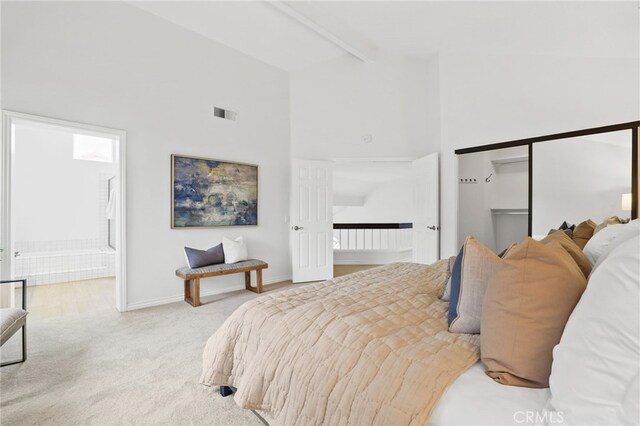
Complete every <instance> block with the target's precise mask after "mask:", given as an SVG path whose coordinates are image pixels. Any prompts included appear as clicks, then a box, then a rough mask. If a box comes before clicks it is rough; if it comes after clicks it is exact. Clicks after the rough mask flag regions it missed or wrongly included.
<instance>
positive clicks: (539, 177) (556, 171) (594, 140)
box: [532, 129, 632, 239]
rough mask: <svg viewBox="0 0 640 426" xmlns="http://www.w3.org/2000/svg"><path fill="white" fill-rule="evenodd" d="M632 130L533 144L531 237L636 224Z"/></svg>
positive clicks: (537, 237)
mask: <svg viewBox="0 0 640 426" xmlns="http://www.w3.org/2000/svg"><path fill="white" fill-rule="evenodd" d="M631 140H632V138H631V130H630V129H629V130H621V131H617V132H608V133H597V134H592V135H586V136H580V137H575V138H567V139H558V140H552V141H545V142H540V143H535V144H533V159H534V161H533V188H532V189H533V191H532V192H533V193H532V196H533V200H532V204H533V215H532V236H533V237H534V238H536V239H539V238H542V237H544V236H546V235H547V234H548V233H549V231H550V230H552V229H558V227H559V226H560V225H561V224H562V223H563V222H566V223H567V224H568V225H569V226H571V225H578V224H579V223H581V222H584V221H586V220H591V221H593V222H594V223H596V224H600V223H602V222H603V221H605V219H608V220H617V219H619V220H620V221H623V222H624V221H628V220H629V219H630V218H631V182H632V181H631Z"/></svg>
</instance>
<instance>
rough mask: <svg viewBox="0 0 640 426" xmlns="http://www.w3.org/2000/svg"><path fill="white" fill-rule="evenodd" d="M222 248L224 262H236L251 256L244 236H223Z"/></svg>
mask: <svg viewBox="0 0 640 426" xmlns="http://www.w3.org/2000/svg"><path fill="white" fill-rule="evenodd" d="M222 250H223V251H224V263H236V262H240V261H243V260H247V259H248V258H249V255H248V254H247V246H246V245H245V243H244V241H243V239H242V237H238V238H236V239H235V240H232V239H231V238H227V237H222Z"/></svg>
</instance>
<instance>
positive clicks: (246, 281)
mask: <svg viewBox="0 0 640 426" xmlns="http://www.w3.org/2000/svg"><path fill="white" fill-rule="evenodd" d="M244 288H246V289H247V290H250V291H253V288H252V287H251V271H246V272H245V273H244Z"/></svg>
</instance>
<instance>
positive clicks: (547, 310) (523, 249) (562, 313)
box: [480, 238, 587, 388]
mask: <svg viewBox="0 0 640 426" xmlns="http://www.w3.org/2000/svg"><path fill="white" fill-rule="evenodd" d="M586 283H587V280H586V279H585V277H584V275H583V273H582V272H581V271H580V268H578V265H577V264H576V262H574V260H573V259H572V258H571V256H570V255H569V254H568V253H567V252H566V250H565V249H564V248H562V246H561V245H560V244H559V243H558V242H557V241H552V242H549V243H548V244H546V245H545V244H542V243H540V242H538V241H535V240H533V239H531V238H528V239H527V240H525V241H523V242H522V244H519V245H517V246H516V247H515V248H513V249H512V250H510V251H509V252H508V253H507V254H506V255H505V256H504V258H503V259H502V261H501V262H499V263H498V264H497V265H496V267H495V272H494V274H493V276H492V277H491V279H490V281H489V286H488V288H487V291H486V295H485V299H484V306H483V308H482V325H481V334H480V342H481V356H482V362H483V363H484V364H485V365H486V367H487V372H486V373H487V375H488V376H489V377H491V378H493V380H495V381H496V382H498V383H501V384H504V385H512V386H524V387H532V388H543V387H548V386H549V375H550V374H551V362H552V359H553V356H552V351H553V347H554V346H555V345H557V344H558V342H559V341H560V337H561V336H562V331H563V329H564V326H565V323H566V322H567V319H568V318H569V315H570V314H571V312H572V311H573V308H574V307H575V305H576V304H577V303H578V300H580V296H581V295H582V292H583V291H584V289H585V287H586Z"/></svg>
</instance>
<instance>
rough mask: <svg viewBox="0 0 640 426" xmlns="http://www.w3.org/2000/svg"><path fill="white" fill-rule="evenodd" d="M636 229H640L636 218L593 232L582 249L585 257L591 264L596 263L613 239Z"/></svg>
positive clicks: (639, 222)
mask: <svg viewBox="0 0 640 426" xmlns="http://www.w3.org/2000/svg"><path fill="white" fill-rule="evenodd" d="M638 229H640V221H638V219H636V220H632V221H631V222H629V223H627V224H615V225H609V226H607V227H606V228H603V229H602V230H601V231H600V232H598V233H597V234H594V236H593V237H591V239H590V240H589V242H587V245H585V246H584V249H583V252H584V254H585V256H587V259H589V262H591V266H594V265H595V264H596V263H598V259H599V258H600V256H602V254H604V253H606V252H607V248H608V247H609V245H611V243H612V242H613V241H614V240H616V239H617V238H618V237H620V236H622V235H625V234H627V233H629V232H631V233H633V232H634V231H636V230H638ZM620 241H622V240H620Z"/></svg>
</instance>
